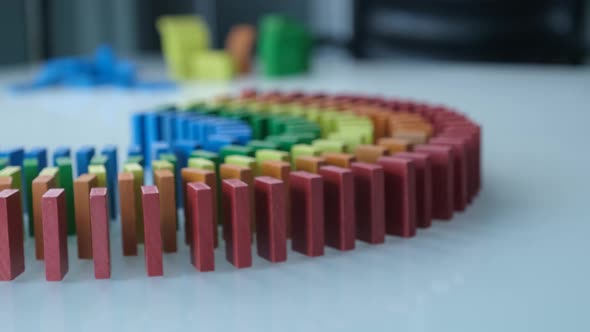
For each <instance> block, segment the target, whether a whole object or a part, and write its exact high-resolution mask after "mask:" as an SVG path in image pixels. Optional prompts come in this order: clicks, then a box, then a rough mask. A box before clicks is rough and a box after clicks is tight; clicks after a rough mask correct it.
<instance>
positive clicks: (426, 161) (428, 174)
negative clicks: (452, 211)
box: [395, 152, 432, 228]
mask: <svg viewBox="0 0 590 332" xmlns="http://www.w3.org/2000/svg"><path fill="white" fill-rule="evenodd" d="M395 156H396V157H400V158H408V159H410V160H413V161H414V164H415V169H416V227H419V228H428V227H430V226H431V225H432V165H431V158H430V156H429V155H428V154H425V153H420V152H399V153H396V154H395Z"/></svg>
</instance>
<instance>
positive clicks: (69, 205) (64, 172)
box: [55, 157, 76, 235]
mask: <svg viewBox="0 0 590 332" xmlns="http://www.w3.org/2000/svg"><path fill="white" fill-rule="evenodd" d="M55 165H57V168H58V170H59V171H58V174H59V175H58V177H59V180H58V182H59V185H60V187H61V188H63V189H64V190H65V192H66V211H67V214H68V217H67V220H68V235H73V234H76V212H75V211H74V210H75V209H74V171H73V169H72V161H71V159H70V158H68V157H59V158H57V159H56V160H55Z"/></svg>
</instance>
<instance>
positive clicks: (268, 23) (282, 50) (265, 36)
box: [258, 15, 311, 77]
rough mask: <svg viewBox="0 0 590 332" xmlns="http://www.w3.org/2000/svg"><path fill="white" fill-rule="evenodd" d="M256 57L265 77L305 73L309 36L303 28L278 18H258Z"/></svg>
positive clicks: (275, 16)
mask: <svg viewBox="0 0 590 332" xmlns="http://www.w3.org/2000/svg"><path fill="white" fill-rule="evenodd" d="M259 31H260V33H259V35H258V55H259V57H260V60H261V62H262V63H261V64H262V71H263V73H264V74H265V75H267V76H271V77H273V76H284V75H291V74H297V73H302V72H305V71H307V70H308V69H309V59H310V53H311V36H310V34H309V32H308V31H307V30H306V29H305V27H303V25H301V24H299V23H297V22H295V21H294V20H292V19H289V18H287V17H284V16H280V15H267V16H265V17H263V18H262V20H261V22H260V27H259Z"/></svg>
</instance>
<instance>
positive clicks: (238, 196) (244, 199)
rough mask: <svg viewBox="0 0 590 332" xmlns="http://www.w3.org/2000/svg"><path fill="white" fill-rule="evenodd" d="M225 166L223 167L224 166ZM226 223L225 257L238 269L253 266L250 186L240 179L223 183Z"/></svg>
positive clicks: (224, 224)
mask: <svg viewBox="0 0 590 332" xmlns="http://www.w3.org/2000/svg"><path fill="white" fill-rule="evenodd" d="M222 166H223V165H222ZM222 192H223V208H224V210H225V213H224V222H223V233H224V238H225V239H226V244H225V257H226V259H227V260H228V261H229V262H230V263H231V264H232V265H234V266H235V267H236V268H239V269H241V268H247V267H250V266H252V249H251V248H250V241H251V228H250V224H251V220H250V218H251V211H250V206H251V203H250V202H251V201H252V199H251V197H250V190H249V188H248V184H246V183H245V182H243V181H241V180H238V179H227V180H223V181H222Z"/></svg>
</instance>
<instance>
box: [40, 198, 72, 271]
mask: <svg viewBox="0 0 590 332" xmlns="http://www.w3.org/2000/svg"><path fill="white" fill-rule="evenodd" d="M41 204H42V209H43V228H42V231H43V253H44V256H43V259H44V260H45V279H46V280H47V281H61V280H62V279H63V278H64V277H65V275H66V273H67V272H68V268H69V265H68V242H67V240H68V239H67V235H68V234H67V232H68V229H67V228H68V225H67V211H66V194H65V191H64V190H63V189H49V190H48V191H47V192H46V193H45V194H43V197H42V202H41Z"/></svg>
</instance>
